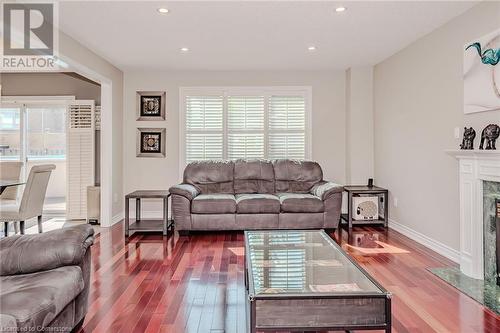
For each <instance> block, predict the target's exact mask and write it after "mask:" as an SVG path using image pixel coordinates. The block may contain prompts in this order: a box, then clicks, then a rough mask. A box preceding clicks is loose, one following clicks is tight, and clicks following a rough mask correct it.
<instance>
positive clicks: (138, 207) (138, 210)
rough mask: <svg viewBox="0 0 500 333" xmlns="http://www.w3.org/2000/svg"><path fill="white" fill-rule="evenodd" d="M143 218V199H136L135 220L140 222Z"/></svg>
mask: <svg viewBox="0 0 500 333" xmlns="http://www.w3.org/2000/svg"><path fill="white" fill-rule="evenodd" d="M140 220H141V199H140V198H137V199H135V222H136V223H137V222H139V221H140Z"/></svg>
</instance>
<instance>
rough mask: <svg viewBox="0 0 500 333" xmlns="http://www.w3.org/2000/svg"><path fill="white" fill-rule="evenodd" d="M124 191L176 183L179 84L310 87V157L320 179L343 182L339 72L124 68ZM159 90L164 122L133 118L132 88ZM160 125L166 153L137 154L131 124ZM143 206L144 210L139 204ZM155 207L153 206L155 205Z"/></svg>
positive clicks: (341, 79)
mask: <svg viewBox="0 0 500 333" xmlns="http://www.w3.org/2000/svg"><path fill="white" fill-rule="evenodd" d="M124 83H125V86H124V108H125V119H124V123H125V126H124V147H125V148H124V159H123V165H124V191H125V192H128V191H132V190H136V189H165V188H168V187H169V186H171V185H173V184H176V183H178V181H179V179H180V177H181V174H182V171H183V170H180V168H179V87H189V86H312V109H313V113H312V146H313V149H312V158H313V159H315V160H317V161H318V162H320V163H321V165H322V167H323V170H324V173H325V178H327V179H332V180H335V181H337V182H342V183H343V182H344V181H345V73H344V72H342V71H331V72H328V71H322V72H316V71H307V72H269V71H266V72H259V71H252V72H188V71H183V72H158V71H131V72H125V80H124ZM138 90H165V91H166V92H167V121H165V122H149V121H148V122H144V121H141V122H138V121H136V120H135V119H136V110H135V108H136V104H135V103H136V91H138ZM139 126H141V127H147V126H151V127H166V129H167V148H166V149H167V157H166V158H163V159H154V158H137V157H136V156H135V155H136V143H135V140H136V128H137V127H139ZM145 209H148V208H147V206H145ZM159 209H160V208H159V207H156V210H159Z"/></svg>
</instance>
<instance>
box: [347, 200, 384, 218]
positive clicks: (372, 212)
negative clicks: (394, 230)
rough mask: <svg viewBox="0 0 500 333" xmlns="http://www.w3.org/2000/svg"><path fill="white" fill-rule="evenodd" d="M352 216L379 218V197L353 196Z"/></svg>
mask: <svg viewBox="0 0 500 333" xmlns="http://www.w3.org/2000/svg"><path fill="white" fill-rule="evenodd" d="M352 216H353V219H354V220H358V221H359V220H362V221H367V220H368V221H370V220H377V219H378V197H353V198H352Z"/></svg>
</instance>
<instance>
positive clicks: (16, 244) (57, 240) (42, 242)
mask: <svg viewBox="0 0 500 333" xmlns="http://www.w3.org/2000/svg"><path fill="white" fill-rule="evenodd" d="M93 235H94V229H93V228H92V227H91V226H90V225H88V224H83V225H78V226H74V227H69V228H63V229H58V230H53V231H49V232H46V233H43V234H36V235H23V236H21V235H15V236H10V237H6V238H3V239H2V240H1V241H0V276H1V275H15V274H29V273H34V272H39V271H45V270H50V269H54V268H57V267H62V266H72V265H80V264H81V263H82V261H83V260H84V258H85V254H86V252H87V249H88V248H89V246H90V245H92V243H93V241H94V237H93Z"/></svg>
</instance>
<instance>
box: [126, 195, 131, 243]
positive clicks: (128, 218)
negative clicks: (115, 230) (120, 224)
mask: <svg viewBox="0 0 500 333" xmlns="http://www.w3.org/2000/svg"><path fill="white" fill-rule="evenodd" d="M129 208H130V207H129V199H128V198H125V237H128V236H129V222H130V221H129V220H130V216H129V215H130V212H129Z"/></svg>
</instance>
